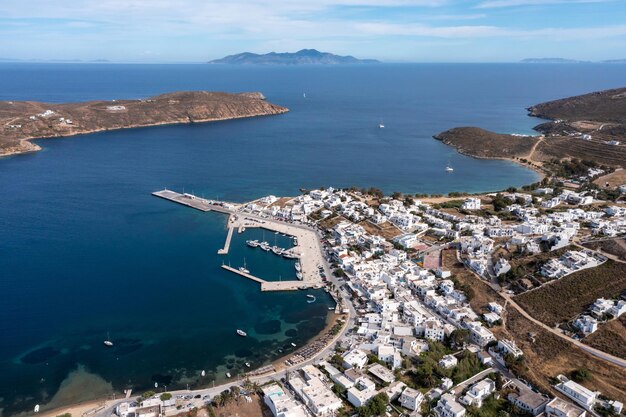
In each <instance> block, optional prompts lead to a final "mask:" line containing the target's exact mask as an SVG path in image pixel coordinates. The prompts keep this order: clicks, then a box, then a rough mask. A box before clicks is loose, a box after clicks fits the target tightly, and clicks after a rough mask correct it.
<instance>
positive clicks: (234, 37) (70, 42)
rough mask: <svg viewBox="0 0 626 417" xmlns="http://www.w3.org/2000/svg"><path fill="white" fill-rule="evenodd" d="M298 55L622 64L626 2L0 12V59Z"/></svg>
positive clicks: (253, 4) (29, 1)
mask: <svg viewBox="0 0 626 417" xmlns="http://www.w3.org/2000/svg"><path fill="white" fill-rule="evenodd" d="M303 48H315V49H318V50H321V51H328V52H333V53H337V54H341V55H354V56H356V57H359V58H375V59H379V60H382V61H386V62H516V61H519V60H521V59H524V58H545V57H563V58H569V59H578V60H592V61H598V60H605V59H623V58H626V0H223V1H216V0H65V1H52V0H1V1H0V59H17V60H83V61H91V60H108V61H111V62H138V63H143V62H145V63H152V62H154V63H157V62H158V63H170V62H171V63H177V62H205V61H207V60H210V59H215V58H220V57H222V56H225V55H229V54H234V53H239V52H244V51H248V52H256V53H266V52H271V51H276V52H295V51H297V50H299V49H303Z"/></svg>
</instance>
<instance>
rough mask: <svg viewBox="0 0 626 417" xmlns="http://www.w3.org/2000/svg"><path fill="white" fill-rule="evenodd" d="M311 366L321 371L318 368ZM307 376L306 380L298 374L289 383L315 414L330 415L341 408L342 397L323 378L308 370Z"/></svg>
mask: <svg viewBox="0 0 626 417" xmlns="http://www.w3.org/2000/svg"><path fill="white" fill-rule="evenodd" d="M311 368H313V369H314V370H317V371H318V372H319V370H318V369H317V368H314V367H311ZM307 377H308V378H307ZM305 378H307V380H306V381H304V380H303V379H301V378H300V377H297V376H296V377H290V378H289V385H291V387H292V388H293V390H294V391H295V392H296V394H297V395H298V396H299V397H300V399H301V400H302V402H303V403H304V404H305V405H306V406H307V407H308V408H309V410H311V411H312V412H313V414H315V415H316V416H328V415H332V414H334V412H335V411H337V410H338V409H340V408H341V406H342V402H341V399H340V398H339V397H337V396H336V395H335V393H334V392H333V391H332V390H331V389H330V388H328V387H327V386H326V385H325V384H324V383H323V382H322V380H321V379H319V378H318V377H317V376H313V375H311V374H310V373H307V372H305Z"/></svg>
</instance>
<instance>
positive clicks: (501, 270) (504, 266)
mask: <svg viewBox="0 0 626 417" xmlns="http://www.w3.org/2000/svg"><path fill="white" fill-rule="evenodd" d="M510 270H511V264H509V261H507V260H506V259H504V258H500V259H498V262H496V264H495V265H494V267H493V272H495V274H496V276H497V277H499V276H500V275H502V274H506V273H507V272H509V271H510Z"/></svg>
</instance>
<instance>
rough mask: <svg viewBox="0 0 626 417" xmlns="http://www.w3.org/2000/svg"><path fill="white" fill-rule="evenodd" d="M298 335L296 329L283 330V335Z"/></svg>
mask: <svg viewBox="0 0 626 417" xmlns="http://www.w3.org/2000/svg"><path fill="white" fill-rule="evenodd" d="M297 335H298V331H297V330H296V329H289V330H287V331H286V332H285V336H289V337H296V336H297Z"/></svg>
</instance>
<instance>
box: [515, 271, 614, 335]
mask: <svg viewBox="0 0 626 417" xmlns="http://www.w3.org/2000/svg"><path fill="white" fill-rule="evenodd" d="M625 289H626V264H623V263H619V262H615V261H611V260H608V261H607V262H605V263H603V264H602V265H600V266H598V267H596V268H589V269H584V270H582V271H579V272H575V273H573V274H571V275H568V276H566V277H564V278H561V279H560V280H558V281H554V282H552V283H550V284H548V285H545V286H543V287H541V288H538V289H536V290H533V291H529V292H526V293H524V294H522V295H519V296H517V297H515V299H516V300H517V302H518V303H519V304H520V305H521V306H522V307H524V309H525V310H526V311H528V312H529V313H530V314H531V315H532V316H533V317H535V318H536V319H538V320H540V321H542V322H544V323H546V324H547V325H549V326H553V325H555V324H558V323H561V322H564V321H569V320H572V319H574V318H575V317H576V316H577V315H578V314H580V313H582V312H583V311H584V310H585V309H586V308H587V307H588V306H589V305H590V304H592V303H593V302H594V301H595V300H596V299H598V298H600V297H604V298H616V297H617V296H619V295H620V294H621V293H622V292H623V291H624V290H625Z"/></svg>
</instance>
